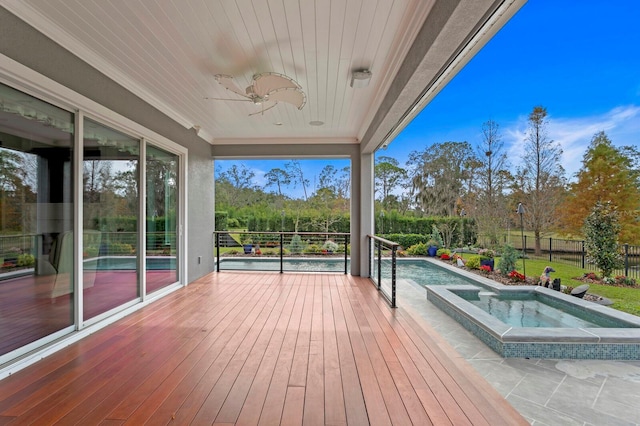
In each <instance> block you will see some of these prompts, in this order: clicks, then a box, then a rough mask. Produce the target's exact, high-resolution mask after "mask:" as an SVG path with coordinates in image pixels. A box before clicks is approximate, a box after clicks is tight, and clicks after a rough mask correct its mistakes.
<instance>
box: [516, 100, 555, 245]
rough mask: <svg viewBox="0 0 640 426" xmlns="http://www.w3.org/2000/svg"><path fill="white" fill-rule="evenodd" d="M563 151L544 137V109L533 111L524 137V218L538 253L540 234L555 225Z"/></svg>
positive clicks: (545, 126) (545, 121)
mask: <svg viewBox="0 0 640 426" xmlns="http://www.w3.org/2000/svg"><path fill="white" fill-rule="evenodd" d="M561 155H562V149H561V148H560V145H559V144H557V143H556V142H554V141H553V140H551V139H549V137H548V136H547V110H546V108H544V107H542V106H536V107H534V108H533V111H532V112H531V114H529V130H528V132H527V137H526V138H525V155H524V157H523V160H524V168H521V169H520V170H519V174H521V175H522V185H523V192H524V196H525V199H524V202H523V204H524V206H525V209H526V214H525V216H524V218H525V220H526V222H527V225H528V227H529V228H530V229H531V230H533V234H534V238H535V252H536V254H540V239H541V237H542V233H543V232H545V231H548V230H550V229H552V228H554V227H555V226H556V224H557V223H558V221H559V219H558V216H559V215H558V214H557V212H556V208H557V207H558V206H559V205H560V203H561V201H562V197H563V195H564V169H563V168H562V166H561V165H560V156H561Z"/></svg>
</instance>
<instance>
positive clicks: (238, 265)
mask: <svg viewBox="0 0 640 426" xmlns="http://www.w3.org/2000/svg"><path fill="white" fill-rule="evenodd" d="M282 263H283V269H284V270H285V271H288V272H294V271H295V272H344V257H341V258H311V257H310V258H291V257H284V258H283V260H282ZM220 270H221V271H223V270H224V271H274V272H279V271H280V258H279V257H271V258H269V257H251V258H243V257H223V258H221V259H220ZM347 270H349V259H347Z"/></svg>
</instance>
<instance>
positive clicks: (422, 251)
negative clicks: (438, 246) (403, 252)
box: [407, 243, 429, 256]
mask: <svg viewBox="0 0 640 426" xmlns="http://www.w3.org/2000/svg"><path fill="white" fill-rule="evenodd" d="M428 248H429V247H428V246H427V245H426V244H425V243H418V244H414V245H412V246H411V247H409V248H408V249H407V254H409V255H411V256H426V255H427V249H428Z"/></svg>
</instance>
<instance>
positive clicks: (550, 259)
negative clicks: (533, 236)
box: [549, 237, 553, 262]
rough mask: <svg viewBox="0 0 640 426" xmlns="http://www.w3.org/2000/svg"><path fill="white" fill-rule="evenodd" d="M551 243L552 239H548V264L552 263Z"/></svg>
mask: <svg viewBox="0 0 640 426" xmlns="http://www.w3.org/2000/svg"><path fill="white" fill-rule="evenodd" d="M552 241H553V238H551V237H549V262H551V261H553V259H552V258H551V250H552V248H551V245H552Z"/></svg>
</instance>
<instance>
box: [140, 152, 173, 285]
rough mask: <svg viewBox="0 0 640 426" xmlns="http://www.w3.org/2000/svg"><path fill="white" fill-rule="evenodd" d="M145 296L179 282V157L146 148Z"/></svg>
mask: <svg viewBox="0 0 640 426" xmlns="http://www.w3.org/2000/svg"><path fill="white" fill-rule="evenodd" d="M146 161H147V164H146V169H147V183H146V185H147V191H146V192H147V200H146V222H147V236H146V238H147V240H146V245H147V252H146V269H147V271H146V279H147V280H146V281H147V294H149V293H152V292H154V291H156V290H159V289H161V288H163V287H166V286H168V285H169V284H173V283H175V282H177V281H178V267H177V259H179V257H178V240H177V235H178V217H177V215H178V156H177V155H175V154H171V153H169V152H166V151H163V150H161V149H159V148H156V147H154V146H151V145H148V146H147V159H146Z"/></svg>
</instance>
